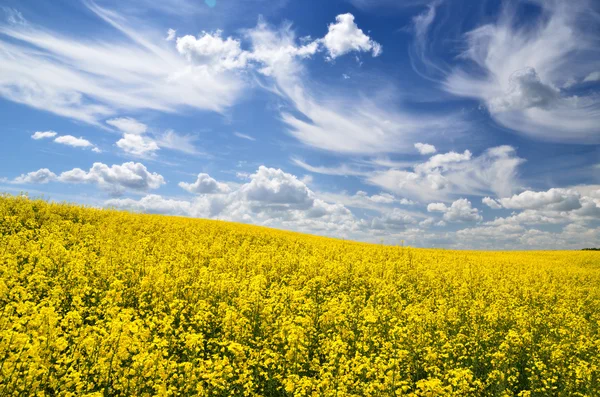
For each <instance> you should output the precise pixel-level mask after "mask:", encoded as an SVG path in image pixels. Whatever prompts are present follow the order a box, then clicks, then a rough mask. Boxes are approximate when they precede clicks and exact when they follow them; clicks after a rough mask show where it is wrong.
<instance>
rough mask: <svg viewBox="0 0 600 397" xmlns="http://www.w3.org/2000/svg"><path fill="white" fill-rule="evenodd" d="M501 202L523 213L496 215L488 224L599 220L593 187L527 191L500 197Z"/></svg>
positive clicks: (565, 222) (599, 201) (533, 223)
mask: <svg viewBox="0 0 600 397" xmlns="http://www.w3.org/2000/svg"><path fill="white" fill-rule="evenodd" d="M582 193H584V194H585V195H584V194H582ZM498 202H499V204H501V205H502V207H504V208H507V209H513V210H521V212H513V214H512V215H510V216H508V217H504V218H495V219H494V220H493V221H490V222H487V223H486V224H488V225H492V226H498V225H544V224H567V223H578V224H582V223H589V222H592V221H596V220H600V199H599V198H596V197H595V190H594V187H592V186H590V187H577V188H570V189H564V188H552V189H549V190H548V191H541V192H534V191H529V190H527V191H524V192H522V193H520V194H518V195H513V196H512V197H507V198H501V199H499V200H498ZM498 202H497V203H498Z"/></svg>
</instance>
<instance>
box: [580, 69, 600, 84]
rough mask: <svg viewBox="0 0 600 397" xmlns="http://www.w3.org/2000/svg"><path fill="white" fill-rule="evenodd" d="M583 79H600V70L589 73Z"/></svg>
mask: <svg viewBox="0 0 600 397" xmlns="http://www.w3.org/2000/svg"><path fill="white" fill-rule="evenodd" d="M583 81H585V82H586V83H587V82H591V81H600V71H596V72H592V73H590V74H588V75H587V76H585V79H583Z"/></svg>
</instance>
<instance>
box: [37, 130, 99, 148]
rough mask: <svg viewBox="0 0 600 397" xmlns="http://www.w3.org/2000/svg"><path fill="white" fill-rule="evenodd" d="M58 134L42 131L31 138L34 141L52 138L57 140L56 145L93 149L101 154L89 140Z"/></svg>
mask: <svg viewBox="0 0 600 397" xmlns="http://www.w3.org/2000/svg"><path fill="white" fill-rule="evenodd" d="M57 135H58V133H56V132H54V131H45V132H41V131H37V132H36V133H35V134H33V135H32V136H31V138H32V139H35V140H40V139H50V138H55V137H56V138H55V139H54V142H56V143H60V144H61V145H67V146H71V147H76V148H84V149H85V148H91V149H92V151H94V152H96V153H100V152H101V150H100V149H98V148H97V147H96V146H94V144H93V143H91V142H90V141H88V140H87V139H84V138H82V137H79V138H77V137H74V136H73V135H58V136H57Z"/></svg>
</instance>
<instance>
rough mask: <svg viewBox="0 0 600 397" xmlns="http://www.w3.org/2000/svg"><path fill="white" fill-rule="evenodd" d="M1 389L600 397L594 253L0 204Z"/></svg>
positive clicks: (599, 257) (6, 392)
mask: <svg viewBox="0 0 600 397" xmlns="http://www.w3.org/2000/svg"><path fill="white" fill-rule="evenodd" d="M0 311H1V312H2V316H0V395H2V396H13V395H14V396H16V395H38V396H54V395H61V396H104V395H107V396H108V395H120V396H151V395H160V396H196V395H198V396H338V397H340V396H598V395H600V335H599V326H600V252H583V251H579V252H566V251H561V252H558V251H556V252H511V253H503V252H475V251H470V252H467V251H447V250H427V249H413V248H409V247H401V246H381V245H370V244H362V243H352V242H347V241H341V240H334V239H327V238H321V237H313V236H309V235H303V234H296V233H291V232H284V231H277V230H271V229H266V228H259V227H254V226H247V225H241V224H234V223H226V222H219V221H206V220H198V219H187V218H175V217H166V216H153V215H139V214H130V213H124V212H116V211H110V210H97V209H89V208H83V207H78V206H72V205H63V204H49V203H46V202H44V201H40V200H29V199H26V198H15V197H9V196H2V197H0Z"/></svg>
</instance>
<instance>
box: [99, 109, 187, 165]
mask: <svg viewBox="0 0 600 397" xmlns="http://www.w3.org/2000/svg"><path fill="white" fill-rule="evenodd" d="M106 123H107V124H109V125H111V126H113V127H115V128H117V129H118V130H119V131H121V132H122V133H123V137H122V138H121V139H120V140H118V141H117V143H116V145H117V147H119V148H120V149H121V150H123V151H124V152H125V153H127V154H130V155H132V156H136V157H152V156H154V155H155V154H156V152H157V151H158V150H159V149H160V148H166V149H171V150H177V151H180V152H182V153H186V154H197V153H198V151H197V150H196V147H195V146H194V141H195V140H196V138H195V137H194V136H191V135H180V134H177V133H176V132H175V131H173V130H167V131H165V132H164V133H160V134H156V133H154V134H152V135H150V134H148V132H149V131H148V126H147V125H146V124H144V123H141V122H139V121H138V120H136V119H134V118H131V117H121V118H116V119H110V120H107V121H106Z"/></svg>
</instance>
